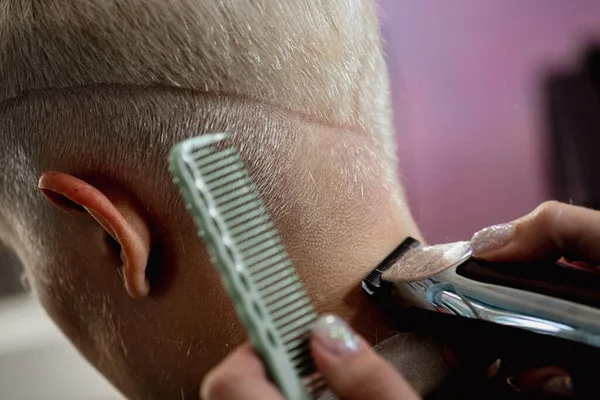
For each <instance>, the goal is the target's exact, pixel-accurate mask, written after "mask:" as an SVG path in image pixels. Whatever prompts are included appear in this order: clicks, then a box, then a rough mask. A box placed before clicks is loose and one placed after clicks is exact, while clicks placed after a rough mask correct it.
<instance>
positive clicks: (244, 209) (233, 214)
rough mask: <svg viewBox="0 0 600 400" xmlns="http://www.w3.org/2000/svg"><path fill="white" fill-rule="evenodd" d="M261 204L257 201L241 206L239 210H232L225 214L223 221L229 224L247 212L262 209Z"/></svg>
mask: <svg viewBox="0 0 600 400" xmlns="http://www.w3.org/2000/svg"><path fill="white" fill-rule="evenodd" d="M261 203H262V202H261V201H260V200H258V199H257V200H255V201H252V202H250V203H248V204H244V205H243V206H241V207H240V208H238V209H235V210H231V211H229V212H228V213H225V214H223V220H224V221H225V222H227V223H228V224H229V220H230V219H232V218H234V217H237V216H239V215H240V214H243V213H245V212H248V211H250V210H252V209H253V208H255V207H260V206H261Z"/></svg>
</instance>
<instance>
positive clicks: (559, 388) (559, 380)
mask: <svg viewBox="0 0 600 400" xmlns="http://www.w3.org/2000/svg"><path fill="white" fill-rule="evenodd" d="M542 391H543V392H544V394H547V395H551V396H561V397H573V396H574V392H573V381H572V380H571V377H570V376H568V375H563V376H555V377H552V378H550V379H548V380H547V381H545V382H544V383H542Z"/></svg>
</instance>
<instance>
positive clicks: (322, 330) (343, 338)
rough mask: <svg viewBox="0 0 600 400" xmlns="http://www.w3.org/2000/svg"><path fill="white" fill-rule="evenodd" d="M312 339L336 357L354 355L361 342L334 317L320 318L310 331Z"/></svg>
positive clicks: (347, 326) (325, 316) (348, 327)
mask: <svg viewBox="0 0 600 400" xmlns="http://www.w3.org/2000/svg"><path fill="white" fill-rule="evenodd" d="M312 334H313V338H314V339H315V340H317V341H318V342H319V343H320V344H322V345H323V346H324V347H325V348H326V349H327V350H329V351H330V352H332V353H333V354H335V355H337V356H345V355H347V354H350V353H355V352H357V351H358V350H359V349H360V348H361V340H360V338H359V337H358V335H357V334H356V333H354V331H353V330H352V328H350V326H349V325H348V324H347V323H346V322H345V321H344V320H343V319H341V318H339V317H336V316H335V315H324V316H322V317H320V318H319V319H318V321H317V323H316V324H315V327H314V328H313V330H312Z"/></svg>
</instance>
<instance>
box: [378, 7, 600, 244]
mask: <svg viewBox="0 0 600 400" xmlns="http://www.w3.org/2000/svg"><path fill="white" fill-rule="evenodd" d="M380 7H381V9H382V12H381V14H382V17H383V28H382V29H383V32H384V36H385V38H386V42H387V44H386V46H387V53H388V61H389V69H390V74H391V80H392V97H393V101H394V108H395V119H396V120H395V123H396V128H397V135H398V141H399V147H400V150H399V151H400V164H401V165H400V168H401V171H402V173H403V175H404V177H403V183H404V185H405V187H406V189H407V193H408V197H409V201H410V204H411V208H412V211H413V213H414V215H415V218H416V219H417V221H418V223H419V225H420V227H421V229H422V231H423V233H424V234H425V237H426V238H427V240H428V241H430V242H432V243H433V242H443V241H451V240H462V239H468V238H469V237H470V236H471V235H472V233H473V232H474V231H476V230H478V229H480V228H482V227H484V226H486V225H489V224H494V223H499V222H504V221H507V220H510V219H513V218H515V217H518V216H520V215H522V214H524V213H527V212H529V211H530V210H531V209H533V208H534V207H535V206H536V205H537V204H538V203H540V202H542V201H543V200H546V199H547V198H548V197H549V190H548V186H549V185H548V179H551V176H550V175H549V173H547V172H546V171H547V168H546V166H547V165H548V164H547V163H548V162H551V160H548V159H547V157H546V154H547V150H546V145H547V143H546V141H545V134H546V132H545V130H544V120H543V117H544V116H543V114H542V112H541V110H540V107H539V106H540V100H541V99H540V96H539V90H540V89H541V84H542V79H543V78H544V76H545V74H546V73H547V71H548V70H551V69H556V68H562V67H574V66H575V65H574V63H575V62H576V61H577V57H579V56H580V52H581V50H582V49H583V47H584V46H585V44H586V43H587V42H588V40H589V39H590V38H592V37H595V38H598V37H600V1H597V0H579V1H577V2H569V1H561V0H530V1H526V2H525V1H521V0H498V1H486V2H480V1H476V0H453V1H451V2H450V1H435V2H434V1H420V0H401V1H398V0H380Z"/></svg>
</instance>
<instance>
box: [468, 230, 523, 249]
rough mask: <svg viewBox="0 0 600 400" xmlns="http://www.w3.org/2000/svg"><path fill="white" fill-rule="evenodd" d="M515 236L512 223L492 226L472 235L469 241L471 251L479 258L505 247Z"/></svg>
mask: <svg viewBox="0 0 600 400" xmlns="http://www.w3.org/2000/svg"><path fill="white" fill-rule="evenodd" d="M514 234H515V225H514V224H512V223H509V224H501V225H494V226H490V227H488V228H485V229H482V230H480V231H479V232H477V233H476V234H475V235H473V238H472V239H471V249H472V250H473V254H474V255H475V256H479V255H482V254H485V253H489V252H490V251H494V250H498V249H501V248H502V247H504V246H506V245H507V244H508V243H509V242H510V241H511V240H512V238H513V236H514Z"/></svg>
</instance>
